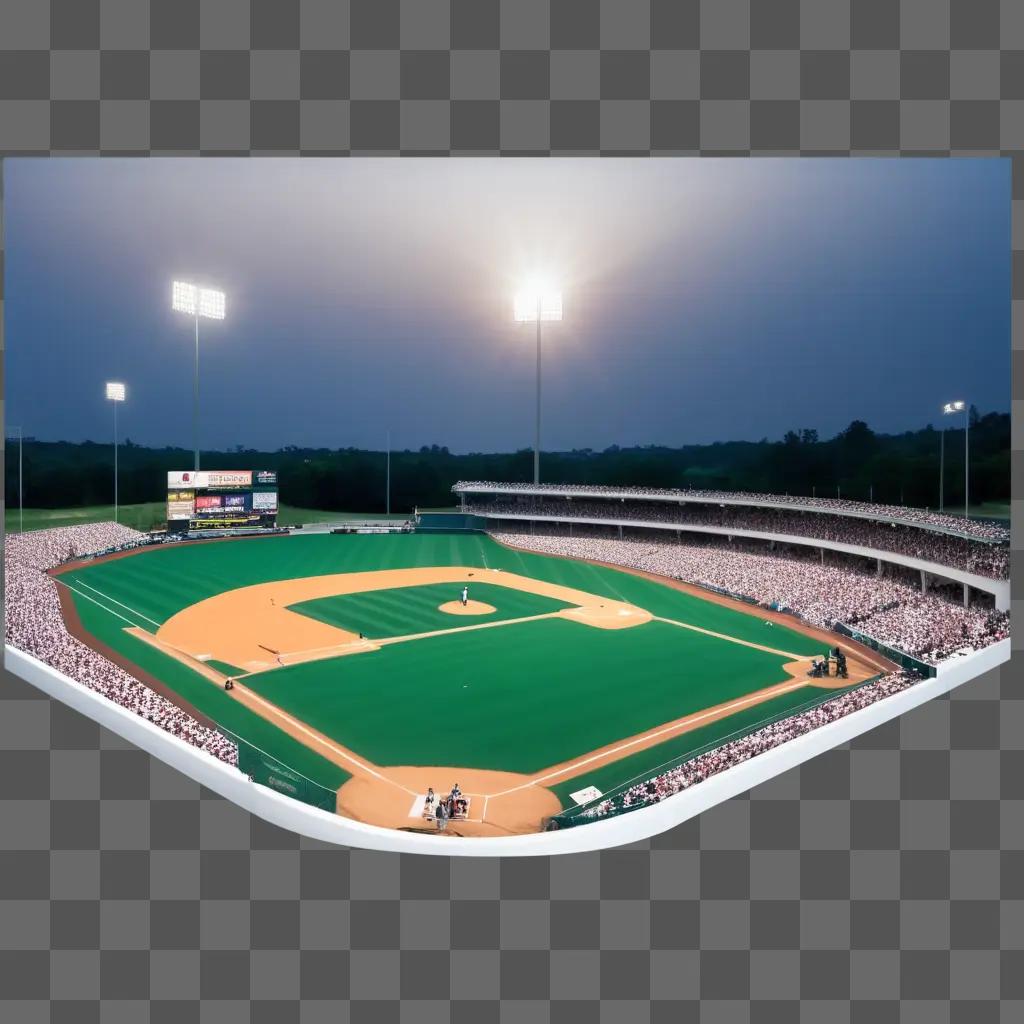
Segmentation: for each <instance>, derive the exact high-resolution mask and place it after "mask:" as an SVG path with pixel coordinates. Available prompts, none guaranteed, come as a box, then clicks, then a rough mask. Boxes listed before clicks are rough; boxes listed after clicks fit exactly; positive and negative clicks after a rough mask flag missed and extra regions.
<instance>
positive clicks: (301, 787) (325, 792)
mask: <svg viewBox="0 0 1024 1024" xmlns="http://www.w3.org/2000/svg"><path fill="white" fill-rule="evenodd" d="M220 732H221V733H223V734H224V735H225V736H226V737H227V738H228V739H229V740H231V742H232V743H235V744H236V745H237V746H238V770H239V771H241V772H243V773H244V774H245V775H248V776H249V778H250V779H252V781H253V782H258V783H259V784H260V785H261V786H266V787H267V788H268V789H272V790H274V791H275V792H277V793H284V795H285V796H290V797H292V798H293V799H295V800H301V801H302V802H303V803H304V804H310V805H311V806H313V807H319V808H320V809H321V810H324V811H330V812H331V813H332V814H334V813H335V812H336V811H337V810H338V793H337V790H334V789H329V788H328V787H327V786H321V785H320V783H319V782H314V781H313V780H312V779H308V778H306V776H305V775H302V774H301V773H300V772H297V771H295V769H294V768H289V767H288V765H286V764H285V763H284V762H283V761H279V760H278V759H277V758H276V757H272V756H271V755H270V754H268V753H267V752H266V751H265V750H260V748H259V747H257V746H254V745H253V744H252V743H250V742H249V741H248V740H243V739H242V737H241V736H236V735H235V733H233V732H229V731H228V730H227V729H221V730H220Z"/></svg>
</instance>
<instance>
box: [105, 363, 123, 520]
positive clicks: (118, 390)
mask: <svg viewBox="0 0 1024 1024" xmlns="http://www.w3.org/2000/svg"><path fill="white" fill-rule="evenodd" d="M124 395H125V387H124V385H123V384H121V383H120V382H118V381H114V380H108V381H107V401H108V402H110V404H111V405H112V406H113V407H114V522H115V523H116V522H117V407H118V405H119V404H120V403H121V402H123V401H124Z"/></svg>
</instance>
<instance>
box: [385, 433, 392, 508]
mask: <svg viewBox="0 0 1024 1024" xmlns="http://www.w3.org/2000/svg"><path fill="white" fill-rule="evenodd" d="M385 476H386V480H387V483H386V486H385V491H386V494H387V497H386V499H385V510H386V513H387V515H388V516H390V515H391V431H390V430H389V431H388V459H387V469H386V471H385Z"/></svg>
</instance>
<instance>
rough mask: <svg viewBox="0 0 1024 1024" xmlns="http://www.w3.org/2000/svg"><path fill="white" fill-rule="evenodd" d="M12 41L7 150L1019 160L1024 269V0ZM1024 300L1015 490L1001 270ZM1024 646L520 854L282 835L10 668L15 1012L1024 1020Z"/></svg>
mask: <svg viewBox="0 0 1024 1024" xmlns="http://www.w3.org/2000/svg"><path fill="white" fill-rule="evenodd" d="M0 51H2V52H0V151H2V152H4V153H6V154H8V155H10V154H17V153H21V154H24V153H38V154H49V153H61V154H69V153H81V154H97V153H100V154H115V153H118V154H140V155H146V154H151V153H204V154H226V153H239V154H249V153H255V154H258V153H289V152H291V153H298V152H302V153H308V154H314V153H316V154H348V153H352V154H364V153H389V154H394V153H403V154H415V153H440V154H448V153H459V154H461V153H488V154H495V153H502V154H519V153H537V154H549V153H580V154H618V153H630V154H648V153H655V154H656V153H673V154H678V153H688V154H698V153H700V154H711V153H714V154H720V153H728V154H736V155H746V154H749V153H779V154H797V153H804V154H838V155H845V154H850V153H854V154H886V155H891V154H896V153H903V154H913V155H917V154H935V155H947V154H950V153H953V154H961V153H963V154H972V155H976V154H991V155H996V154H1003V155H1009V156H1013V157H1014V158H1015V165H1014V180H1015V184H1014V197H1015V203H1014V235H1013V237H1014V244H1015V246H1016V248H1017V249H1018V250H1024V160H1021V155H1022V154H1024V3H1021V2H1020V0H1002V2H1000V0H904V2H902V3H898V2H896V0H854V2H853V3H851V0H803V2H802V3H801V2H799V0H705V2H703V3H700V2H698V0H644V2H636V3H634V2H624V0H600V2H599V0H503V2H499V0H341V2H337V0H301V3H300V2H295V0H291V2H285V0H252V2H251V3H250V2H247V0H203V3H202V4H200V3H199V0H153V2H152V3H149V4H148V5H147V4H146V3H140V2H135V0H52V2H50V3H47V2H46V0H0ZM1013 291H1014V296H1015V298H1016V300H1017V301H1016V302H1015V316H1014V338H1013V341H1014V348H1015V352H1014V380H1013V394H1014V398H1015V402H1014V407H1015V413H1016V416H1015V427H1014V444H1015V448H1016V451H1015V452H1014V456H1013V465H1014V471H1015V473H1014V476H1015V488H1014V493H1015V494H1020V493H1021V478H1022V473H1021V470H1022V466H1021V461H1020V460H1021V458H1022V455H1021V449H1022V448H1024V444H1022V435H1021V422H1022V418H1021V409H1020V405H1019V403H1020V402H1021V401H1022V400H1024V356H1022V355H1021V350H1022V349H1024V316H1022V310H1021V302H1022V301H1024V255H1022V252H1020V251H1017V252H1015V253H1014V276H1013ZM965 343H966V344H969V339H965ZM1014 509H1015V514H1016V519H1017V521H1018V523H1019V522H1020V520H1021V513H1022V509H1021V507H1020V502H1015V504H1014ZM1020 540H1021V534H1020V527H1019V526H1018V527H1017V530H1016V531H1015V543H1016V544H1019V543H1020ZM1022 564H1024V563H1022V561H1021V559H1020V557H1019V556H1018V557H1017V558H1015V560H1014V575H1015V589H1019V583H1018V582H1017V577H1018V574H1019V571H1020V568H1021V566H1022ZM1014 607H1015V609H1019V604H1018V603H1017V602H1015V603H1014ZM1019 638H1020V631H1019V630H1018V634H1017V638H1016V643H1017V644H1018V654H1017V655H1016V660H1015V668H1004V670H1003V671H1002V672H1001V673H990V674H989V675H987V676H985V677H983V678H981V679H979V680H977V681H975V682H974V683H971V684H969V685H967V686H965V687H963V688H962V689H961V690H959V691H958V692H957V693H956V694H955V695H954V697H953V698H952V699H948V700H939V701H935V702H933V703H932V704H929V705H928V706H926V707H924V708H921V709H919V710H918V711H916V712H914V713H912V714H911V715H909V716H907V717H905V718H904V719H903V720H902V721H900V722H896V723H892V724H890V725H888V726H886V727H884V728H881V729H878V730H876V731H875V732H873V733H870V734H869V735H866V736H864V737H862V738H860V739H859V740H858V741H856V742H855V743H853V744H852V745H851V746H849V747H845V748H842V749H840V750H837V751H834V752H832V753H831V754H829V755H827V756H825V757H822V758H819V759H817V760H816V761H814V762H813V763H812V764H811V765H809V766H807V767H806V768H804V769H802V770H797V771H793V772H790V773H788V774H787V775H784V776H782V777H780V778H778V779H776V780H775V781H773V782H771V783H769V784H767V785H764V786H761V787H759V788H758V789H757V790H755V791H754V792H753V793H751V794H750V796H749V797H742V798H738V799H736V800H732V801H730V802H729V803H727V804H725V805H723V806H720V807H718V808H716V809H715V810H713V811H709V812H708V813H706V814H704V815H703V816H702V817H701V818H700V819H699V820H697V821H693V822H690V823H689V824H687V825H685V826H683V827H681V828H678V829H676V830H675V831H673V832H670V833H668V834H666V835H664V836H661V837H660V838H658V839H656V840H653V841H651V842H649V843H641V844H637V845H636V846H634V847H630V848H627V849H620V850H611V851H606V852H604V853H601V854H592V855H585V856H573V857H564V858H553V859H533V860H504V861H498V860H458V861H453V862H449V861H448V860H446V859H443V858H421V857H412V856H398V855H383V854H375V853H365V852H361V851H351V852H349V851H345V850H337V849H333V848H331V847H327V846H322V845H320V844H317V843H313V842H309V841H306V840H299V839H297V838H296V837H295V836H293V835H290V834H288V833H285V832H282V831H279V830H278V829H275V828H271V827H270V826H268V825H265V824H263V823H262V822H260V821H259V820H257V819H254V818H251V817H250V816H249V815H247V814H245V813H243V812H241V811H239V810H238V809H237V808H235V807H234V806H233V805H232V804H230V803H227V802H225V801H223V800H220V799H218V798H217V797H215V796H214V795H212V794H211V793H209V792H206V791H202V790H201V789H200V788H199V787H198V786H196V785H195V784H193V783H192V782H190V781H188V780H186V779H185V778H183V777H182V776H180V775H178V774H176V773H175V772H173V771H170V770H168V769H167V768H165V767H163V766H162V765H161V764H159V763H157V762H154V761H152V760H151V759H150V758H149V757H147V756H146V755H144V754H142V753H139V752H138V751H135V750H133V749H131V748H130V746H128V745H127V744H125V743H124V742H122V741H121V740H119V739H118V738H117V737H115V736H113V735H111V734H110V733H108V732H105V731H103V730H101V729H98V728H97V727H96V726H94V725H93V724H92V723H91V722H89V721H88V720H86V719H84V718H82V717H81V716H79V715H77V714H75V713H73V712H71V711H69V710H67V709H66V708H64V707H63V706H62V705H60V704H57V703H53V702H51V701H49V700H47V699H46V698H45V697H43V696H42V695H41V694H39V693H38V692H36V691H34V690H33V689H31V688H30V687H29V686H27V685H25V684H24V683H21V682H20V681H18V680H16V679H14V678H13V677H11V676H9V675H4V677H3V678H2V680H0V1018H2V1019H4V1020H5V1021H11V1022H16V1024H33V1022H37V1021H39V1022H41V1021H53V1022H55V1024H61V1022H65V1021H69V1022H74V1024H91V1022H98V1021H101V1020H102V1021H103V1022H104V1024H117V1022H121V1021H124V1022H131V1024H137V1022H144V1021H147V1020H151V1021H153V1022H170V1024H189V1022H192V1021H215V1022H217V1024H231V1022H234V1021H249V1020H252V1021H255V1022H262V1021H267V1022H270V1021H273V1022H274V1024H289V1022H295V1021H301V1022H303V1024H314V1022H328V1021H330V1022H340V1021H352V1022H371V1021H372V1022H393V1021H394V1022H397V1021H403V1022H404V1021H416V1022H417V1024H420V1022H422V1024H430V1022H433V1021H447V1020H452V1021H455V1022H462V1021H465V1022H473V1024H488V1022H491V1021H501V1022H509V1024H512V1022H518V1021H524V1022H525V1021H529V1022H531V1024H532V1022H545V1021H549V1020H550V1021H551V1022H560V1021H573V1022H587V1021H601V1022H602V1024H611V1022H618V1021H622V1022H629V1024H638V1022H644V1021H648V1020H650V1021H653V1022H668V1021H672V1022H681V1021H695V1020H697V1019H698V1018H699V1019H700V1020H702V1021H705V1022H718V1021H723V1022H725V1021H728V1022H730V1024H731V1022H734V1021H737V1022H742V1021H747V1020H751V1021H785V1022H791V1021H796V1020H801V1021H827V1022H829V1024H833V1022H839V1024H842V1022H845V1021H852V1022H854V1024H857V1022H863V1021H869V1022H870V1024H888V1022H895V1021H897V1020H900V1021H905V1022H907V1021H909V1022H914V1021H922V1022H927V1024H942V1022H945V1021H954V1022H955V1021H970V1024H988V1022H995V1021H1001V1022H1004V1024H1005V1022H1009V1021H1017V1020H1021V1019H1024V699H1022V697H1024V690H1022V685H1021V682H1020V676H1021V673H1020V669H1021V664H1022V662H1021V658H1022V655H1021V654H1020V653H1019V647H1020V639H1019ZM1015 676H1016V679H1015V678H1014V677H1015Z"/></svg>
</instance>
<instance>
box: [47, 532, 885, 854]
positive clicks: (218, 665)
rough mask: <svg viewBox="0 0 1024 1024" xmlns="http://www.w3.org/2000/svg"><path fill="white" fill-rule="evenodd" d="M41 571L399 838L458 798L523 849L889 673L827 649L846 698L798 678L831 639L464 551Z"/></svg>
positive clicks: (869, 657) (207, 700) (131, 662)
mask: <svg viewBox="0 0 1024 1024" xmlns="http://www.w3.org/2000/svg"><path fill="white" fill-rule="evenodd" d="M51 574H52V575H53V577H54V578H55V579H56V580H57V582H58V590H59V593H60V599H61V609H62V612H63V614H64V618H65V622H66V624H67V626H68V628H69V630H70V631H71V632H72V633H73V634H75V635H76V636H77V637H79V639H81V640H83V641H84V642H85V643H87V644H88V645H89V646H91V647H93V648H94V649H95V650H97V651H99V652H101V653H103V654H104V655H105V656H107V657H108V658H110V659H111V660H114V661H116V662H118V663H119V664H121V665H122V667H125V668H127V669H128V670H129V671H130V672H131V673H132V674H134V675H136V676H137V677H139V678H143V679H145V680H146V681H147V682H149V684H150V685H154V686H157V687H158V688H159V689H160V692H162V693H164V694H165V695H167V696H169V697H171V699H173V700H174V701H175V702H176V703H178V704H180V705H181V706H182V707H184V708H186V709H187V710H188V711H190V712H191V713H193V714H195V715H196V716H198V717H199V718H200V719H201V720H203V721H210V722H212V723H214V724H215V725H216V726H217V727H218V728H219V729H221V730H222V731H224V732H225V733H227V734H229V735H231V736H233V737H236V738H237V739H238V740H239V741H241V743H242V744H246V745H251V746H252V747H253V748H255V749H257V750H259V751H260V752H261V753H262V754H265V755H266V756H267V757H268V758H270V759H272V760H273V761H274V762H277V763H279V764H280V765H283V766H287V769H289V770H290V772H292V773H297V774H298V775H299V776H303V777H305V779H306V780H307V781H308V782H310V783H312V784H315V785H316V786H318V787H323V788H325V789H326V790H327V791H330V792H333V793H335V794H336V796H335V797H332V799H331V801H330V803H332V804H333V807H334V809H336V811H337V813H338V814H341V815H345V816H348V817H351V818H354V819H357V820H359V821H363V822H367V823H370V824H375V825H381V826H386V827H392V828H400V829H418V828H422V827H424V823H423V818H422V808H423V794H425V793H426V792H427V790H428V787H432V788H433V790H435V791H437V792H444V793H446V792H448V791H449V790H450V789H451V788H452V787H453V786H454V785H455V784H456V783H457V784H458V785H459V787H460V788H461V790H462V793H463V794H465V797H466V802H467V807H468V810H467V814H466V817H465V819H464V820H460V821H458V823H457V827H458V832H457V834H461V835H467V836H495V835H509V834H517V833H525V832H533V831H538V830H540V829H542V828H544V827H545V824H546V822H547V821H548V819H550V817H551V816H552V815H555V814H558V813H559V812H560V811H562V810H564V809H568V808H571V807H573V806H575V804H576V802H577V801H576V800H574V796H573V794H576V795H577V796H578V795H579V793H581V792H588V793H592V792H593V791H594V790H595V789H596V791H597V792H599V793H600V792H601V791H608V790H610V789H613V788H615V787H616V786H621V785H623V784H625V783H627V782H629V781H631V780H633V779H634V778H636V777H638V776H640V775H641V774H642V773H644V772H648V771H650V770H651V769H653V768H656V767H658V766H660V765H663V764H665V763H668V762H669V761H670V760H673V759H675V760H678V759H680V758H682V757H685V756H686V755H687V754H688V752H692V751H696V750H698V749H699V748H702V747H704V746H706V745H708V744H709V743H714V742H716V741H719V742H720V741H722V740H723V739H724V738H727V737H730V736H732V735H735V734H736V733H737V732H738V731H748V730H751V729H754V728H757V727H758V725H759V724H761V723H764V722H765V721H767V720H769V719H770V718H771V717H772V716H777V715H779V714H782V713H785V712H787V711H792V710H793V709H797V708H801V707H804V706H807V705H808V703H809V702H811V701H814V700H823V699H825V698H827V697H828V696H832V695H834V694H835V693H836V692H837V691H840V690H843V689H846V688H850V687H854V686H856V685H858V684H859V683H862V682H864V681H865V680H866V679H869V678H873V677H875V676H877V675H879V674H880V673H882V672H885V671H887V670H888V669H889V668H891V664H890V663H889V662H888V661H886V660H885V659H884V658H882V657H881V656H880V655H878V654H876V653H875V652H873V651H869V650H868V649H866V648H863V647H861V646H860V645H858V644H855V643H852V642H845V641H844V643H843V647H844V648H845V649H846V652H847V654H848V657H849V678H847V679H837V678H835V677H829V678H809V677H808V669H809V667H810V666H811V663H812V659H814V658H816V657H820V656H821V655H822V654H824V653H826V652H827V650H828V648H829V646H830V645H832V644H834V643H835V642H836V637H835V635H834V634H826V633H823V632H822V631H819V630H817V629H815V628H813V627H811V626H809V625H807V624H806V623H803V622H800V621H798V620H796V619H794V618H792V617H789V616H785V615H780V614H777V613H773V612H767V611H765V610H764V609H761V608H755V607H752V606H748V605H744V604H742V603H741V602H738V601H734V600H731V599H729V598H727V597H722V596H719V595H715V594H711V593H709V592H703V591H700V590H699V589H697V588H695V587H688V586H686V585H685V584H679V583H675V582H673V581H668V580H659V579H655V578H653V577H649V576H646V575H643V574H639V573H635V572H630V571H626V570H623V569H616V568H613V567H611V566H607V565H601V564H596V563H593V562H586V561H576V560H572V559H566V558H558V557H551V556H546V555H543V554H537V553H531V552H527V551H523V550H520V549H517V548H512V547H509V546H506V545H503V544H501V543H499V542H497V541H496V540H494V539H493V538H492V537H490V536H487V535H485V534H481V533H472V532H463V533H461V534H456V533H400V534H399V533H391V534H379V535H358V534H348V535H335V534H326V533H325V534H316V535H306V536H303V535H292V536H269V537H260V538H239V539H232V540H224V541H201V542H198V543H178V544H170V545H163V546H158V547H151V548H139V549H136V550H132V551H126V552H119V553H117V554H113V555H109V556H106V557H100V558H97V559H96V560H94V561H87V562H70V563H67V564H65V565H62V566H59V567H58V568H56V569H53V570H52V571H51ZM464 588H465V593H463V589H464ZM767 621H771V622H772V625H773V628H771V629H766V628H765V625H766V622H767ZM226 684H227V685H226Z"/></svg>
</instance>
